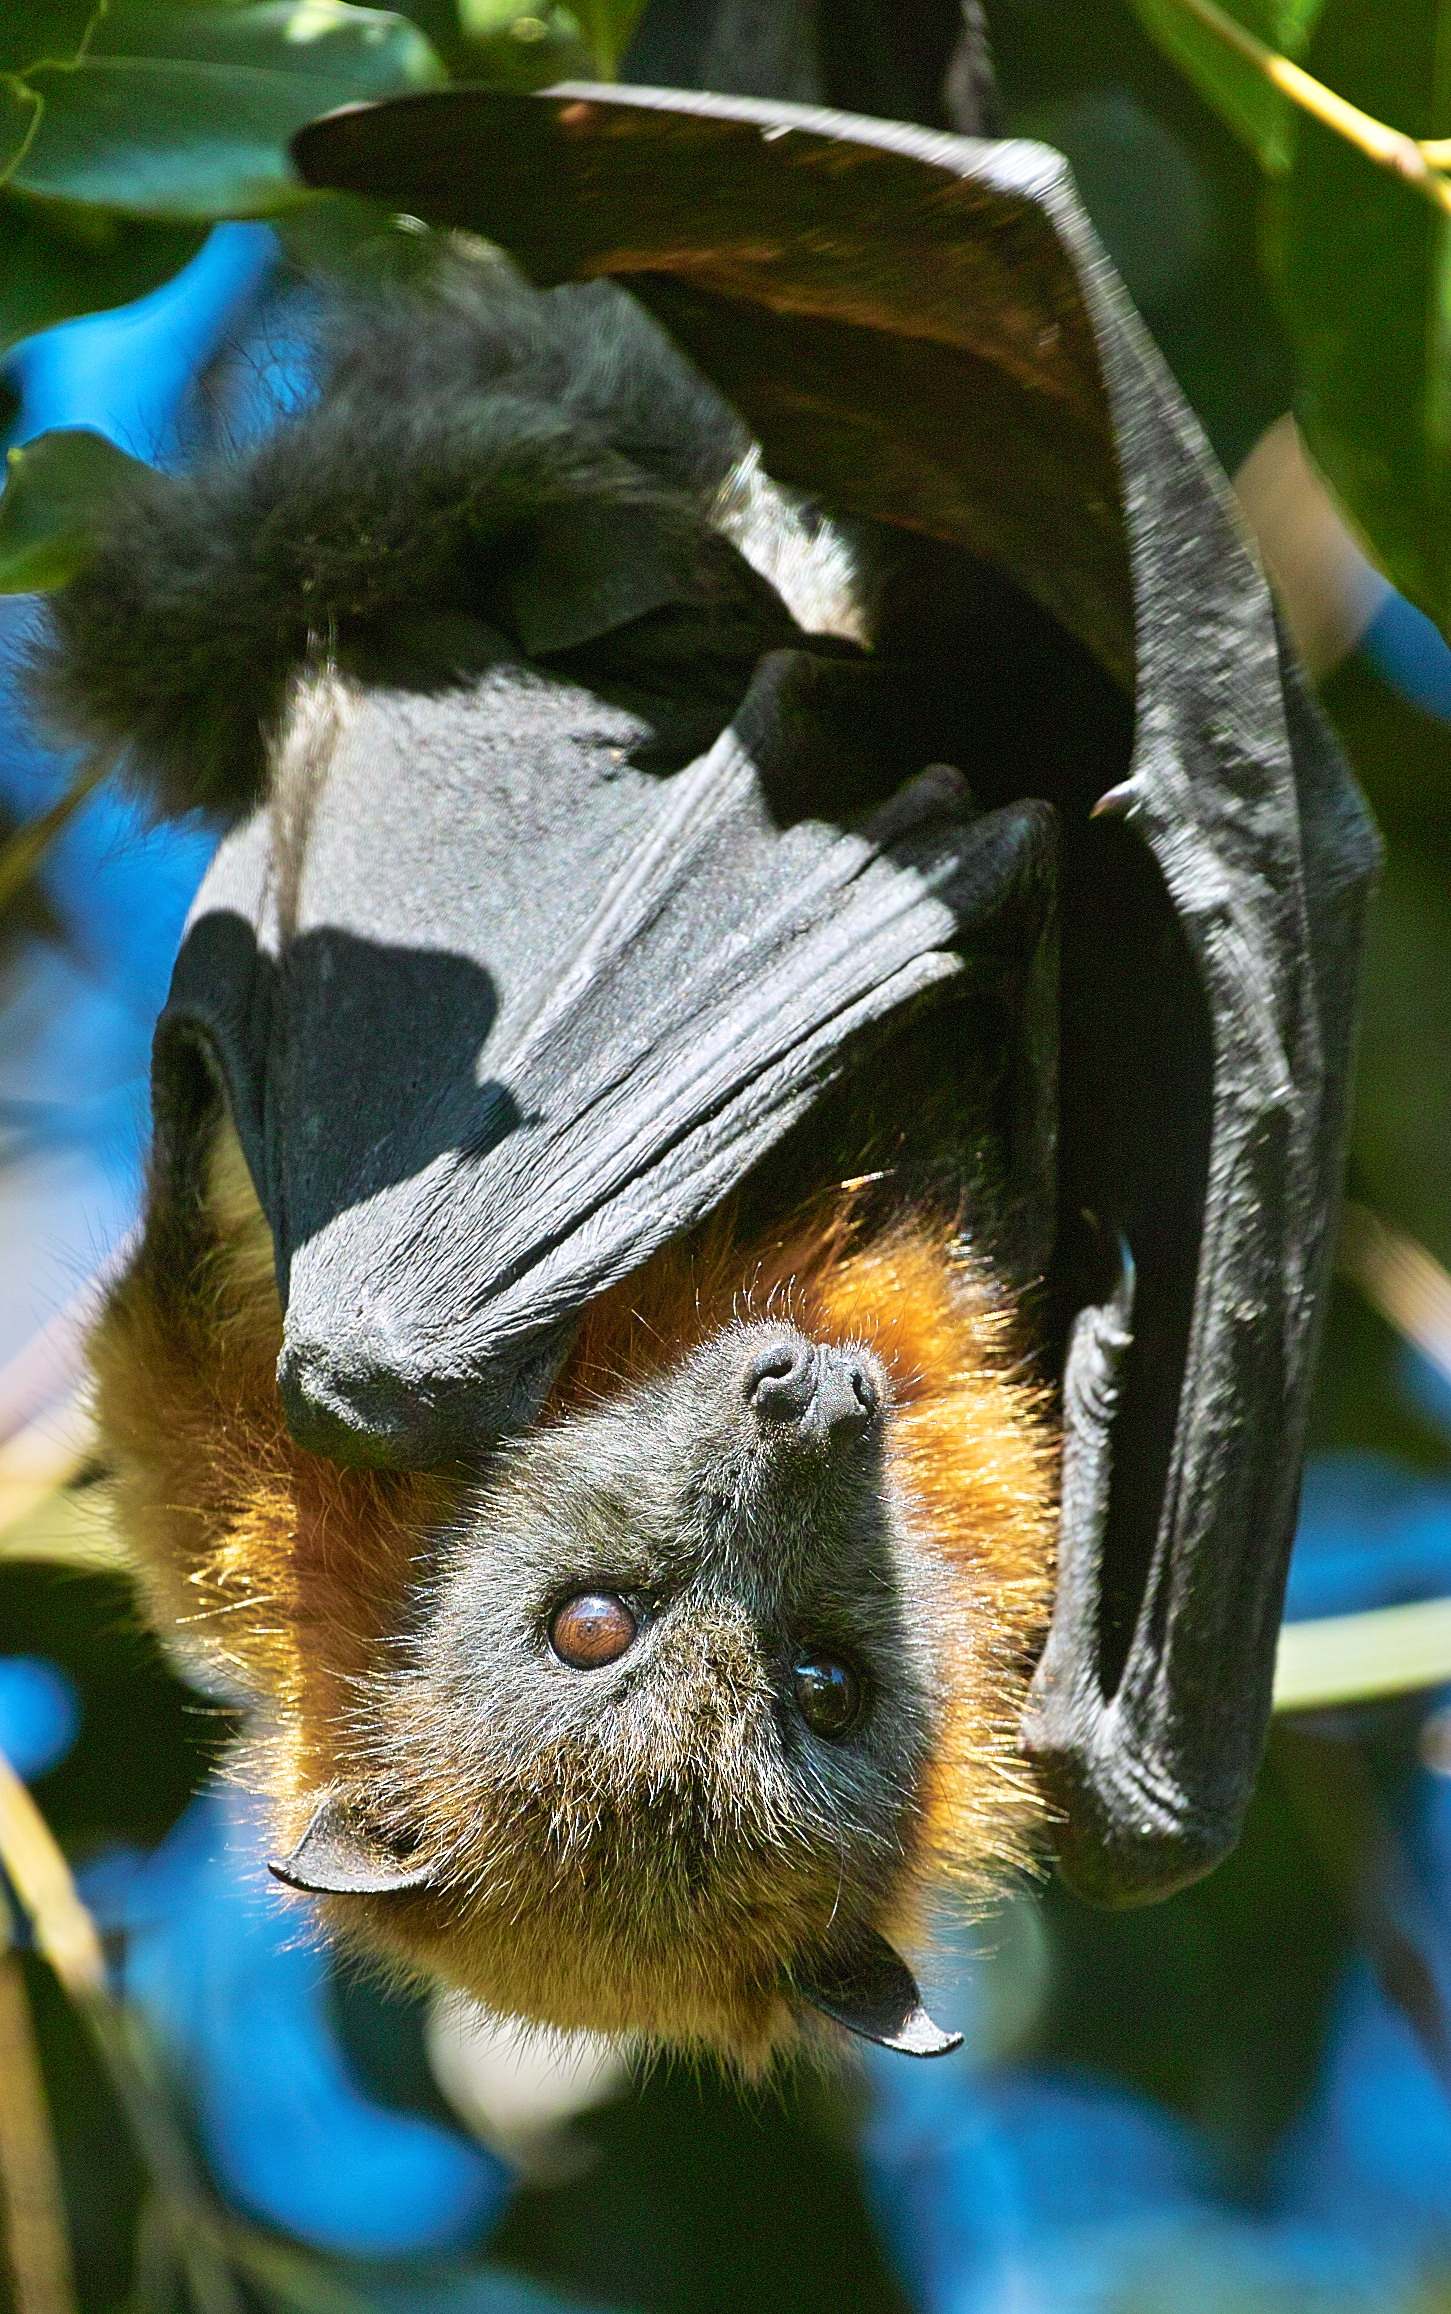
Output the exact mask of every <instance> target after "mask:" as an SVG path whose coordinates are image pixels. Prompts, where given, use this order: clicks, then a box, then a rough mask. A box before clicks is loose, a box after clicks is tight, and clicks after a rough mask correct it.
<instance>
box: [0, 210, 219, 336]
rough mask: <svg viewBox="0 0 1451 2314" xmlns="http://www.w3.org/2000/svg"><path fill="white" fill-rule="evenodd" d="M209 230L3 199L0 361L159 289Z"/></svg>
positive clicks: (200, 227) (192, 255) (0, 252)
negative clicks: (56, 327)
mask: <svg viewBox="0 0 1451 2314" xmlns="http://www.w3.org/2000/svg"><path fill="white" fill-rule="evenodd" d="M205 230H206V229H205V227H203V226H198V225H153V224H149V223H144V222H142V221H141V220H140V219H131V218H125V219H123V218H118V217H113V216H111V215H110V214H108V212H106V211H105V210H99V209H72V208H68V207H67V206H65V205H64V204H63V203H60V202H50V201H45V202H40V201H19V200H10V201H7V200H6V199H5V197H4V195H3V194H0V355H4V354H5V353H7V352H8V351H9V349H10V347H11V346H13V345H17V344H18V343H19V341H20V340H21V338H25V337H32V336H33V335H34V334H35V332H36V331H37V330H40V329H50V328H51V327H52V326H53V324H54V323H56V322H58V321H69V320H71V319H72V317H73V316H74V315H76V314H78V313H95V312H98V311H100V310H102V309H103V308H105V307H107V306H113V305H129V304H130V302H131V300H132V299H133V298H135V297H144V296H145V295H146V293H147V291H148V290H152V289H157V288H159V287H160V285H161V283H162V282H163V281H169V280H170V279H171V276H172V275H173V273H177V272H179V271H180V269H181V267H182V266H183V265H185V264H186V262H187V260H188V259H189V258H191V257H194V256H195V255H196V252H197V250H198V249H199V248H200V247H201V245H202V241H203V239H204V237H205Z"/></svg>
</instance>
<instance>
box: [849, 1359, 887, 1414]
mask: <svg viewBox="0 0 1451 2314" xmlns="http://www.w3.org/2000/svg"><path fill="white" fill-rule="evenodd" d="M850 1381H851V1392H852V1396H853V1398H855V1400H856V1402H857V1406H858V1408H859V1410H860V1412H861V1416H862V1419H863V1421H865V1422H870V1421H872V1420H873V1418H874V1416H875V1415H876V1412H877V1409H878V1407H879V1406H880V1405H881V1403H882V1398H881V1392H880V1391H879V1390H878V1388H877V1386H876V1383H875V1382H874V1381H873V1380H872V1377H871V1375H870V1374H869V1373H868V1372H867V1370H866V1368H865V1366H863V1365H861V1364H860V1363H854V1364H853V1366H852V1369H851V1375H850Z"/></svg>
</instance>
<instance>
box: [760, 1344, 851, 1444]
mask: <svg viewBox="0 0 1451 2314" xmlns="http://www.w3.org/2000/svg"><path fill="white" fill-rule="evenodd" d="M742 1380H743V1388H744V1395H745V1400H746V1404H747V1406H748V1407H749V1409H750V1411H751V1413H752V1415H753V1416H754V1418H755V1420H756V1421H757V1422H758V1423H759V1424H760V1425H761V1426H762V1428H763V1429H765V1430H766V1431H767V1432H770V1433H775V1434H776V1435H789V1434H791V1433H793V1432H794V1433H797V1434H799V1435H802V1436H805V1437H809V1438H813V1439H816V1440H820V1441H831V1442H833V1443H835V1442H841V1443H843V1444H845V1443H847V1442H848V1441H850V1440H851V1439H854V1438H860V1437H863V1436H864V1435H865V1434H866V1432H867V1431H869V1430H870V1429H871V1428H872V1426H873V1425H874V1424H875V1422H876V1421H877V1419H878V1417H879V1415H880V1413H881V1411H882V1407H883V1405H884V1403H885V1399H886V1378H885V1375H884V1374H883V1372H882V1368H881V1366H880V1364H879V1363H878V1361H877V1359H876V1358H874V1357H873V1356H872V1354H871V1352H870V1351H869V1350H864V1349H862V1348H861V1347H860V1346H859V1345H856V1344H851V1345H847V1346H845V1347H843V1346H840V1345H838V1344H836V1343H825V1342H812V1341H809V1340H808V1339H807V1337H806V1336H805V1335H804V1334H799V1333H797V1332H796V1331H795V1330H794V1329H792V1328H786V1327H782V1328H779V1329H771V1330H769V1331H767V1332H765V1334H764V1337H763V1338H761V1339H758V1340H756V1341H754V1342H753V1343H752V1345H751V1348H750V1352H749V1355H748V1357H747V1359H746V1364H745V1370H744V1374H743V1377H742Z"/></svg>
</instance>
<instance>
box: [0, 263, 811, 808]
mask: <svg viewBox="0 0 1451 2314" xmlns="http://www.w3.org/2000/svg"><path fill="white" fill-rule="evenodd" d="M319 338H320V348H321V351H320V360H319V364H318V367H319V370H320V374H321V376H322V380H323V382H322V385H321V389H320V391H319V392H318V394H317V396H316V398H315V399H314V400H313V401H312V402H311V403H310V404H309V405H308V406H307V407H305V408H304V409H303V410H302V412H301V413H300V415H298V416H297V417H295V418H294V419H292V420H290V421H289V422H286V423H284V424H283V425H281V426H280V427H279V428H278V430H277V431H276V432H274V433H272V434H270V435H269V436H267V437H266V438H264V439H263V440H262V441H261V442H260V443H257V444H255V445H253V446H251V447H250V448H249V449H247V450H246V451H245V452H244V453H242V454H240V455H238V456H236V457H232V458H218V459H214V460H210V461H207V462H205V463H203V464H202V465H200V466H199V467H197V468H196V469H194V470H193V471H191V472H189V473H186V474H182V475H175V474H164V473H159V472H148V473H145V474H143V475H141V476H139V477H138V478H137V479H136V481H135V482H134V484H133V485H132V486H130V487H129V488H128V490H127V491H126V492H125V494H124V496H123V497H122V498H121V499H120V500H118V502H117V503H116V505H115V506H114V509H113V510H112V512H111V514H110V517H109V520H108V523H107V527H106V530H105V533H104V536H103V538H102V541H101V544H100V548H99V551H98V553H97V554H96V556H95V558H94V559H93V560H92V561H91V562H90V563H89V564H88V565H87V567H86V569H85V570H84V571H83V572H81V573H80V574H79V575H78V576H77V577H76V578H75V579H74V580H73V581H72V582H71V584H70V585H69V586H68V587H66V588H65V589H64V590H63V591H62V592H61V593H59V594H58V595H57V596H56V597H55V598H54V599H53V602H52V605H51V616H50V628H49V633H48V635H47V637H46V639H45V640H44V641H43V642H42V643H41V644H40V645H39V647H38V650H37V653H36V656H35V660H34V663H33V666H32V670H31V691H32V697H33V699H34V701H35V703H36V707H37V711H38V712H39V714H40V715H41V717H42V718H43V720H44V721H45V722H46V724H47V726H48V727H49V728H50V729H52V730H54V731H55V732H57V733H58V734H59V735H60V736H62V737H64V738H65V739H67V740H68V741H70V742H72V743H75V742H79V743H81V744H83V745H85V746H87V747H89V748H91V749H92V750H94V751H95V752H96V753H98V754H99V755H101V756H102V757H103V758H108V759H113V760H115V761H117V762H119V763H120V764H121V765H123V767H124V768H125V770H126V773H127V776H128V777H130V778H131V780H132V781H133V783H134V784H135V785H136V786H137V787H138V788H139V789H140V790H141V791H142V792H143V793H145V794H146V795H148V796H149V797H150V798H151V800H152V801H153V802H154V803H155V805H156V806H157V807H158V808H159V809H160V810H161V811H162V812H163V813H173V812H182V811H186V810H190V809H195V808H202V809H205V810H210V811H217V812H222V813H232V812H236V811H238V810H241V809H244V808H246V807H248V806H249V805H250V804H251V803H252V802H253V801H255V800H256V798H257V796H258V795H259V793H260V792H261V791H262V790H263V789H264V787H265V785H266V781H267V772H268V765H269V759H270V755H271V752H272V750H273V748H274V746H275V743H276V739H277V736H278V734H279V732H280V731H281V729H282V728H283V725H284V722H285V716H286V711H287V706H288V702H289V699H290V696H291V693H292V690H293V687H294V684H295V681H296V678H297V677H298V676H299V674H301V673H302V672H304V671H305V670H309V669H313V668H316V667H319V666H325V665H327V664H329V663H331V662H333V661H335V660H336V659H338V658H339V656H341V658H342V661H343V663H344V664H346V659H347V650H348V646H349V644H350V643H351V642H355V641H358V642H362V643H363V644H366V642H367V639H368V637H369V636H370V634H371V635H378V634H385V633H386V629H387V624H388V622H389V620H390V619H397V618H399V617H407V616H409V615H410V614H413V613H416V612H418V611H419V610H420V609H422V610H425V611H426V612H427V613H429V614H432V613H435V612H440V611H459V610H463V611H466V612H470V613H473V614H475V615H477V616H480V617H482V618H483V619H485V620H486V621H489V622H490V623H492V624H497V625H502V626H503V627H504V629H505V631H506V633H509V634H510V635H511V637H512V639H514V640H516V641H518V642H519V643H520V644H521V647H522V648H523V650H524V652H525V655H527V656H536V657H537V656H544V655H546V654H547V652H548V650H549V649H550V648H551V647H554V648H559V647H562V646H563V644H564V643H566V642H567V641H568V640H569V639H584V633H581V634H579V635H577V636H575V637H574V638H570V637H568V636H567V635H564V636H561V637H560V638H559V640H558V641H556V642H555V643H554V644H553V645H551V642H550V640H549V638H548V637H547V636H544V635H541V633H540V631H539V628H538V621H537V619H536V623H535V632H534V633H532V634H530V633H528V632H525V633H522V634H521V633H520V631H519V623H518V622H517V621H511V618H510V615H509V605H510V599H511V598H510V588H511V586H513V585H516V584H517V583H518V581H519V574H520V573H521V572H527V571H528V570H529V569H530V567H531V560H532V566H533V568H534V569H535V571H536V573H537V576H536V577H535V579H534V581H533V582H532V583H533V585H534V588H535V594H536V597H539V598H540V599H542V600H543V602H544V616H545V622H546V624H547V623H548V620H549V617H550V607H549V589H550V587H551V585H555V584H556V581H555V577H554V572H555V568H556V564H555V563H551V561H550V556H551V554H552V555H553V556H554V557H555V558H556V562H557V558H558V557H559V556H560V555H561V554H562V555H563V558H564V562H565V565H566V566H568V565H570V564H571V563H572V564H573V566H574V570H575V572H576V574H579V573H583V576H581V577H579V578H578V583H579V584H580V585H581V586H582V587H583V588H584V589H585V591H586V593H588V592H589V590H590V589H591V588H592V587H596V586H597V587H598V590H599V593H600V596H601V607H600V608H599V609H598V611H592V609H591V608H590V606H589V605H587V606H586V610H585V614H584V617H585V633H587V632H588V621H589V619H590V617H591V616H594V618H595V622H596V623H595V628H594V631H595V632H605V631H608V629H609V628H610V627H612V626H614V625H617V624H624V623H626V622H627V621H628V620H629V619H630V618H631V617H633V616H638V615H639V614H640V613H641V612H642V611H643V610H646V609H653V608H655V607H657V606H658V605H659V604H660V603H661V602H662V601H664V600H667V599H668V600H675V599H678V600H680V601H682V602H685V603H706V604H709V603H710V602H711V601H713V600H714V599H715V597H716V596H717V595H719V594H721V593H722V592H723V593H724V595H725V597H726V598H727V599H733V598H734V599H738V598H739V596H740V591H741V587H742V585H744V586H745V588H746V591H747V594H748V595H749V594H752V593H753V594H754V595H755V597H756V599H760V598H763V597H765V596H766V595H767V594H768V592H769V590H768V589H767V588H766V587H764V586H763V585H762V582H761V580H760V579H759V578H757V577H756V576H755V573H754V571H752V570H750V569H748V568H747V565H748V564H755V565H757V566H758V567H759V568H762V569H764V570H766V571H767V575H768V576H770V577H771V578H773V579H775V580H776V581H777V583H780V581H781V572H782V571H783V570H787V569H788V566H790V565H791V564H792V562H793V558H794V561H795V563H797V564H799V563H800V562H801V560H802V555H801V549H800V543H799V540H798V541H796V542H795V543H794V544H793V543H792V541H791V538H790V534H791V532H792V528H793V517H792V516H791V514H790V513H789V511H788V510H787V509H786V502H785V500H784V498H783V497H781V495H780V494H776V496H775V499H774V500H773V501H772V504H771V505H770V506H769V508H768V509H767V511H766V513H765V515H764V517H763V515H762V513H761V511H760V506H759V501H760V498H761V489H760V484H759V480H758V478H757V476H756V472H755V468H754V462H753V459H752V456H751V445H750V442H749V439H748V437H747V436H746V434H745V432H744V429H743V428H742V426H741V424H740V421H739V420H738V419H737V418H736V416H735V415H734V413H733V412H732V411H731V410H730V409H729V408H728V406H727V405H726V404H725V403H724V402H723V401H722V400H721V399H720V397H719V396H718V395H717V394H716V393H715V391H714V390H713V388H711V387H710V386H709V385H708V384H707V383H706V381H705V380H704V379H703V378H702V377H701V376H700V375H699V373H698V372H696V371H695V370H694V369H693V368H692V367H691V365H690V364H689V362H688V361H687V360H686V359H685V357H684V356H683V355H682V354H681V353H680V352H679V351H678V350H677V349H676V348H675V347H674V346H673V345H672V343H671V342H670V340H669V339H668V338H667V337H666V335H665V334H664V332H663V331H662V330H660V329H659V328H658V327H657V326H656V325H655V323H654V322H652V321H651V320H650V318H649V317H648V316H647V315H646V314H645V313H644V312H643V311H642V310H641V308H640V307H639V306H638V305H637V304H636V303H635V301H634V300H633V299H632V298H630V297H628V296H627V295H626V294H625V293H624V292H623V291H621V290H619V289H617V288H615V287H614V286H613V285H611V284H608V283H589V284H583V285H567V286H565V287H563V288H560V289H555V290H550V291H537V290H535V289H533V288H531V287H530V286H529V285H528V284H527V283H526V282H524V281H523V280H522V279H521V278H520V276H519V275H518V274H517V273H515V272H514V270H513V269H512V268H511V267H510V266H509V265H508V264H507V263H506V262H505V261H504V260H503V259H502V258H500V257H498V256H497V255H494V254H492V253H485V252H480V251H478V250H474V249H463V248H459V249H454V250H452V251H451V252H450V254H449V256H448V257H447V259H446V260H445V261H444V262H443V263H442V264H441V265H440V266H439V268H438V269H437V270H436V272H435V273H434V274H433V275H432V276H431V277H430V278H429V280H428V282H427V284H426V286H409V287H402V286H393V287H391V288H389V289H386V290H373V291H370V292H368V293H366V294H361V293H360V294H356V295H352V296H349V297H348V298H346V299H343V300H341V301H340V302H339V304H338V306H337V307H336V308H333V309H330V310H329V311H328V312H327V313H326V315H325V316H324V318H323V321H322V323H321V325H320V329H319ZM768 495H769V494H768ZM627 509H628V510H631V512H630V514H629V515H627V514H626V512H625V510H627ZM601 518H603V520H604V523H605V527H604V528H603V529H602V528H601V527H600V519H601ZM626 521H629V522H631V524H632V527H631V529H630V530H629V531H628V532H627V533H622V531H621V524H622V523H623V522H626ZM796 527H797V529H800V524H799V522H798V523H797V524H796ZM810 528H811V526H808V530H809V529H810ZM747 532H751V533H753V534H755V536H756V538H757V542H758V550H757V551H753V549H752V544H751V539H750V538H748V537H747V536H746V535H745V533H747ZM768 533H770V534H772V535H771V536H769V537H768V535H767V534H768ZM622 535H624V536H625V537H626V539H627V543H628V542H632V545H631V549H630V550H631V551H633V552H634V553H635V554H636V555H637V556H638V557H639V559H640V562H641V567H642V569H643V572H644V576H643V577H642V578H640V579H639V580H638V581H637V582H636V583H635V595H636V597H637V598H639V599H638V600H632V597H631V584H630V580H629V577H628V574H627V575H626V578H625V581H624V583H623V586H622V585H621V582H620V578H619V573H618V567H617V566H618V562H619V556H618V553H617V552H616V548H617V546H618V542H619V539H620V537H621V536H622ZM802 535H803V536H805V535H807V533H806V532H803V533H802ZM551 536H552V539H553V541H554V544H553V546H550V545H549V544H548V540H549V538H550V537H551ZM541 538H543V539H544V540H545V542H546V544H545V551H544V555H543V559H542V561H541V554H540V546H541ZM783 539H784V540H785V541H786V544H785V547H784V549H783V546H782V540H783ZM728 540H729V541H730V543H729V544H728V543H727V541H728ZM832 553H833V550H832V548H831V547H830V546H829V545H826V544H823V546H822V547H820V548H818V549H817V550H815V553H814V560H815V562H816V563H817V564H818V565H820V564H821V563H822V560H823V555H824V556H825V558H826V560H827V562H831V561H832ZM837 559H838V560H839V559H840V558H839V556H838V557H837ZM773 563H774V564H776V565H778V566H779V568H777V569H774V570H773V569H771V568H770V567H769V566H771V565H772V564H773ZM833 571H834V564H833ZM733 573H734V574H735V575H734V576H733V575H732V574H733ZM526 583H527V582H526ZM564 583H565V591H566V593H567V591H568V587H569V585H570V584H571V583H575V582H574V581H572V580H571V578H570V575H569V570H568V568H567V567H566V572H565V582H564ZM832 583H833V584H835V578H834V577H833V579H832ZM541 589H542V597H541ZM652 589H653V593H652V592H651V590H652ZM815 591H816V595H817V598H818V604H817V605H816V606H814V608H815V607H819V601H820V598H821V595H822V587H821V584H820V582H819V578H818V581H817V584H816V589H815ZM556 592H557V587H556ZM521 599H522V598H521ZM771 600H772V601H773V602H774V601H775V598H774V596H771ZM775 610H776V612H777V614H780V615H783V616H784V614H781V606H780V604H779V603H775ZM525 623H526V625H527V621H526V622H525ZM786 624H787V625H788V626H789V624H790V622H789V620H787V621H786ZM566 625H567V618H566ZM780 639H781V637H780V635H779V633H778V634H777V635H775V636H772V637H769V638H768V640H780Z"/></svg>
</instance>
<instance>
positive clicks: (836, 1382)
mask: <svg viewBox="0 0 1451 2314" xmlns="http://www.w3.org/2000/svg"><path fill="white" fill-rule="evenodd" d="M881 1403H882V1394H881V1391H880V1390H879V1389H878V1387H877V1382H876V1378H875V1376H874V1375H873V1373H872V1371H871V1368H870V1367H869V1366H868V1364H867V1362H866V1360H865V1359H864V1358H861V1357H859V1356H857V1354H856V1353H855V1352H854V1351H851V1350H823V1351H821V1352H820V1353H819V1355H818V1358H817V1375H816V1395H815V1403H814V1405H813V1407H812V1410H811V1418H812V1421H813V1422H814V1423H816V1424H818V1425H819V1426H820V1428H821V1429H822V1430H824V1431H827V1432H828V1433H832V1434H836V1433H840V1434H841V1435H843V1436H847V1435H856V1434H859V1433H860V1432H862V1431H864V1430H866V1429H868V1428H869V1427H870V1425H871V1424H872V1423H873V1422H874V1421H875V1420H876V1418H877V1414H878V1411H879V1409H880V1407H881Z"/></svg>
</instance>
